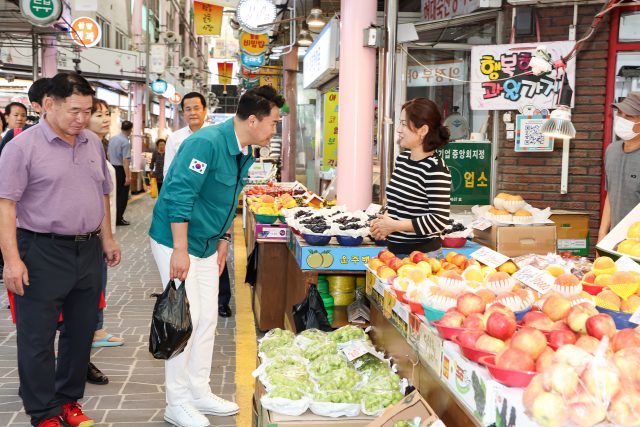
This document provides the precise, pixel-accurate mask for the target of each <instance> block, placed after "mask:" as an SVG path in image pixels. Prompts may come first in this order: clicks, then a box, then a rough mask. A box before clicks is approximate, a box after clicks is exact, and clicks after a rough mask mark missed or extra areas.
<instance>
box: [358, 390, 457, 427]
mask: <svg viewBox="0 0 640 427" xmlns="http://www.w3.org/2000/svg"><path fill="white" fill-rule="evenodd" d="M416 417H420V427H429V426H433V427H436V423H437V422H438V421H439V420H438V416H437V415H436V413H435V412H434V411H433V409H431V407H430V406H429V404H428V403H427V402H426V401H425V400H424V399H423V398H422V396H420V393H418V391H417V390H416V391H414V392H413V393H411V394H410V395H408V396H407V397H405V398H404V399H402V400H401V401H400V402H398V404H397V405H395V406H393V407H391V408H390V409H388V410H387V411H386V412H385V413H384V414H382V415H381V416H380V417H379V418H378V419H377V420H375V421H373V422H372V423H371V424H369V425H367V427H393V426H394V425H395V424H396V423H397V422H398V421H406V420H409V419H411V420H412V419H414V418H416ZM439 424H440V425H441V426H443V427H444V424H442V422H440V423H439Z"/></svg>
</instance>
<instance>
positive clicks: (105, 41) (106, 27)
mask: <svg viewBox="0 0 640 427" xmlns="http://www.w3.org/2000/svg"><path fill="white" fill-rule="evenodd" d="M96 22H98V25H100V27H101V28H102V39H100V43H98V46H100V47H109V38H110V37H111V24H110V23H109V21H107V20H106V19H104V18H102V17H100V16H97V17H96Z"/></svg>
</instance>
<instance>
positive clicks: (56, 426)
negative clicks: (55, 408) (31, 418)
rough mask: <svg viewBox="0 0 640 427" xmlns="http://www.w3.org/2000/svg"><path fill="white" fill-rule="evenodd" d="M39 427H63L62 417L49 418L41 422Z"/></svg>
mask: <svg viewBox="0 0 640 427" xmlns="http://www.w3.org/2000/svg"><path fill="white" fill-rule="evenodd" d="M38 427H62V424H60V417H53V418H49V419H48V420H45V421H41V422H40V424H38Z"/></svg>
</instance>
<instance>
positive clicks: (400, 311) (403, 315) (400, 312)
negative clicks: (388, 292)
mask: <svg viewBox="0 0 640 427" xmlns="http://www.w3.org/2000/svg"><path fill="white" fill-rule="evenodd" d="M392 311H393V312H394V313H395V314H396V315H397V316H398V317H399V318H400V319H402V320H404V322H405V323H406V324H407V325H408V324H409V312H408V311H407V307H405V306H404V304H402V303H401V302H400V301H398V302H397V303H396V305H395V306H393V308H392Z"/></svg>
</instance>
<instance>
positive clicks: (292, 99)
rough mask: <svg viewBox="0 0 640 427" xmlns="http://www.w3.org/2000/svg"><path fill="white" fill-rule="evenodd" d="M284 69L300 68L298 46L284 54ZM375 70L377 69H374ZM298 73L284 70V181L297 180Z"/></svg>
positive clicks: (282, 175) (282, 174)
mask: <svg viewBox="0 0 640 427" xmlns="http://www.w3.org/2000/svg"><path fill="white" fill-rule="evenodd" d="M284 69H285V70H297V69H298V48H297V47H293V48H292V49H291V52H289V53H288V54H286V55H285V56H284ZM374 72H375V70H374ZM297 79H298V73H296V72H293V71H285V72H284V99H285V101H287V105H288V106H289V111H290V112H289V115H287V116H285V117H284V118H283V119H282V173H281V174H280V175H281V177H282V182H294V181H295V180H296V124H297V122H298V119H297V116H298V115H297V111H298V107H297V106H298V90H297V88H298V80H297Z"/></svg>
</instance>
